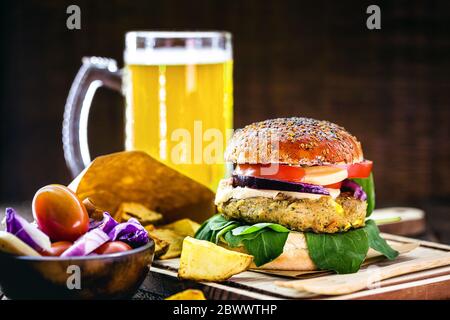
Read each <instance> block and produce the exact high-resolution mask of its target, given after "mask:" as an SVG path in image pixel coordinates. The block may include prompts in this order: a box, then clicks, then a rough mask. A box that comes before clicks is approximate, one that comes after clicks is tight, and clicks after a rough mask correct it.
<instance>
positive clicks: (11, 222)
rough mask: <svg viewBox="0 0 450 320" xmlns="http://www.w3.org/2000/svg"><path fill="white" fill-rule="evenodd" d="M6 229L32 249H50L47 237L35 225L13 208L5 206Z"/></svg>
mask: <svg viewBox="0 0 450 320" xmlns="http://www.w3.org/2000/svg"><path fill="white" fill-rule="evenodd" d="M5 224H6V231H7V232H9V233H11V234H13V235H15V236H16V237H17V238H19V239H20V240H22V241H23V242H25V243H26V244H28V245H29V246H30V247H32V248H33V249H34V250H36V251H38V252H43V251H47V250H50V248H51V242H50V239H49V237H48V236H47V235H46V234H45V233H43V232H42V231H41V230H39V229H38V228H37V227H36V226H35V225H33V224H32V223H30V222H28V221H27V220H25V219H24V218H22V217H21V216H19V215H18V214H17V213H16V211H15V210H14V209H13V208H6V212H5Z"/></svg>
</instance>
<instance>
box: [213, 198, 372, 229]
mask: <svg viewBox="0 0 450 320" xmlns="http://www.w3.org/2000/svg"><path fill="white" fill-rule="evenodd" d="M336 203H337V204H338V205H337V204H336ZM366 208H367V202H366V201H361V200H357V199H355V198H353V197H352V195H351V194H349V193H342V194H340V195H339V197H337V198H336V199H335V200H333V199H332V198H331V197H328V196H324V197H321V198H319V199H316V200H312V199H293V198H289V197H283V196H280V197H277V198H276V199H271V198H264V197H254V198H247V199H233V198H232V199H230V200H228V201H226V202H223V203H219V204H218V211H219V212H220V213H222V214H223V215H225V216H226V217H228V218H232V219H236V220H243V221H245V222H248V223H259V222H272V223H278V224H281V225H283V226H285V227H286V228H289V229H290V230H293V231H313V232H317V233H335V232H340V231H346V230H348V229H350V228H352V227H361V226H364V220H365V217H366Z"/></svg>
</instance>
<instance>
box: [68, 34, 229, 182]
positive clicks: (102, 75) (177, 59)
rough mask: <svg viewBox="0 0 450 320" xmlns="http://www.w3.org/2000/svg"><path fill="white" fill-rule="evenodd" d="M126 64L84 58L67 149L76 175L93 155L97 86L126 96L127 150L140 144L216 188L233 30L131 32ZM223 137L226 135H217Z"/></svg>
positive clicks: (73, 94) (222, 171) (225, 131)
mask: <svg viewBox="0 0 450 320" xmlns="http://www.w3.org/2000/svg"><path fill="white" fill-rule="evenodd" d="M124 62H125V67H124V68H123V69H122V70H118V68H117V64H116V62H115V61H114V60H112V59H108V58H99V57H90V58H83V65H82V67H81V69H80V70H79V72H78V74H77V76H76V77H75V80H74V82H73V84H72V87H71V89H70V92H69V96H68V98H67V102H66V106H65V111H64V121H63V146H64V156H65V159H66V162H67V165H68V167H69V168H70V171H71V173H72V175H74V176H76V175H78V174H79V173H80V172H81V171H82V170H83V169H84V168H85V167H86V166H87V165H88V164H89V163H90V161H91V159H90V154H89V147H88V141H87V123H88V116H89V109H90V107H91V101H92V98H93V96H94V94H95V91H96V90H97V89H98V88H99V87H102V86H104V87H107V88H110V89H113V90H118V91H120V92H122V94H123V95H124V96H125V101H126V103H125V108H126V109H125V150H141V151H145V152H147V153H148V154H149V155H151V156H152V157H154V158H156V159H158V160H160V161H161V162H163V163H165V164H166V165H168V166H169V167H172V168H174V169H175V170H178V171H179V172H181V173H183V174H185V175H187V176H189V177H190V178H192V179H194V180H196V181H198V182H200V183H202V184H203V185H205V186H208V187H209V188H211V189H212V190H215V189H216V187H217V184H218V182H219V180H220V179H221V178H223V176H224V175H226V171H227V169H226V165H225V163H224V161H223V158H222V157H223V148H224V147H225V145H226V139H227V137H229V136H230V132H231V130H232V123H233V79H232V68H233V60H232V46H231V35H230V34H229V33H227V32H150V31H138V32H128V33H127V34H126V36H125V52H124ZM220 140H221V141H220Z"/></svg>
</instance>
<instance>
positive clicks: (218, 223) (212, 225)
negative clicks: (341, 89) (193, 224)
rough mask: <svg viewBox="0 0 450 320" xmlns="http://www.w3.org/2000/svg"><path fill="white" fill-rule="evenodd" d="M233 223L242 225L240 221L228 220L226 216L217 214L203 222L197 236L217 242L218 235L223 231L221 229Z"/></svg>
mask: <svg viewBox="0 0 450 320" xmlns="http://www.w3.org/2000/svg"><path fill="white" fill-rule="evenodd" d="M232 225H233V226H235V227H237V226H239V225H240V223H238V222H237V221H233V220H228V219H226V218H225V217H224V216H222V215H220V214H216V215H214V216H212V217H211V218H209V219H208V220H206V221H205V222H203V224H202V225H201V226H200V228H199V229H198V230H197V232H196V233H195V238H197V239H200V240H206V241H210V242H214V243H216V244H217V242H218V240H219V237H218V235H219V234H222V233H223V232H221V231H222V230H224V229H225V228H227V227H229V226H232ZM231 229H232V228H229V229H228V230H231Z"/></svg>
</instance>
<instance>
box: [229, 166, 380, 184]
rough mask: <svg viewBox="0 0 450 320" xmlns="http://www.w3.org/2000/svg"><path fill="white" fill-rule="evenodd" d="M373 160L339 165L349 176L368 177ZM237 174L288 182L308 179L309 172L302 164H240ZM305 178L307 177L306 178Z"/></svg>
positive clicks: (236, 170) (237, 167)
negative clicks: (306, 175) (306, 176)
mask: <svg viewBox="0 0 450 320" xmlns="http://www.w3.org/2000/svg"><path fill="white" fill-rule="evenodd" d="M372 166H373V161H370V160H364V161H361V162H359V163H354V164H349V165H343V166H338V167H340V168H346V169H347V172H348V175H347V178H349V179H351V178H367V177H369V175H370V172H372ZM234 172H235V174H239V175H244V176H253V177H261V178H266V179H274V180H282V181H287V182H302V181H303V180H307V179H306V178H305V174H307V172H306V171H305V169H304V168H302V167H300V166H290V165H286V164H238V165H237V166H236V169H235V171H234ZM304 178H305V179H304ZM325 187H327V188H332V189H339V188H340V182H337V183H333V184H330V185H325Z"/></svg>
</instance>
